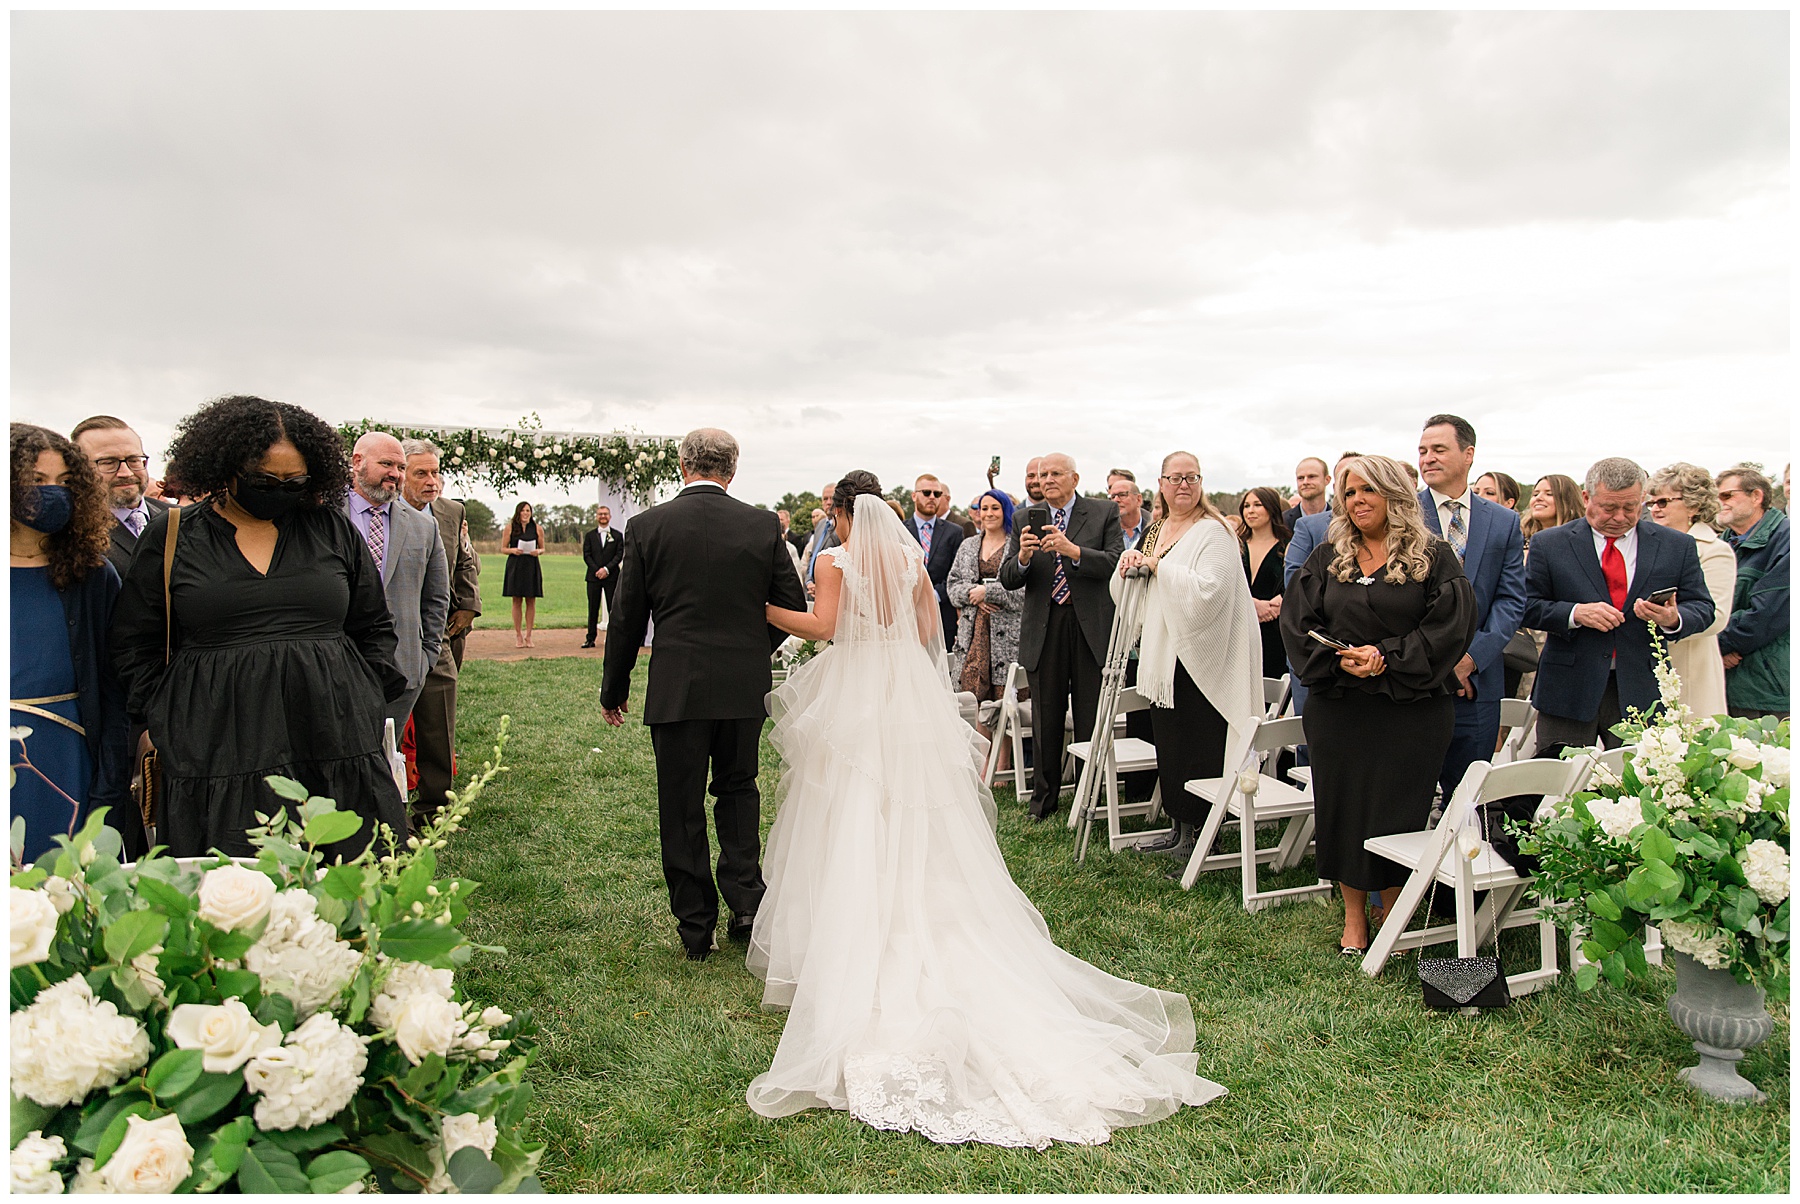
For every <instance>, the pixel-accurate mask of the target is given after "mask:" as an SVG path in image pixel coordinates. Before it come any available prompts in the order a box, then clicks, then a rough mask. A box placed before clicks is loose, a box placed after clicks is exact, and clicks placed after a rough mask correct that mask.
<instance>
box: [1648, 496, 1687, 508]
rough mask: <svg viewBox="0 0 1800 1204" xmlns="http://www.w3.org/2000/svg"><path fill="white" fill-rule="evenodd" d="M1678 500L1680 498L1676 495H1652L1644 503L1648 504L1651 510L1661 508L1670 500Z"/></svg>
mask: <svg viewBox="0 0 1800 1204" xmlns="http://www.w3.org/2000/svg"><path fill="white" fill-rule="evenodd" d="M1680 500H1681V499H1680V498H1678V497H1653V498H1651V499H1650V500H1649V501H1648V502H1647V503H1645V504H1646V505H1648V506H1649V507H1650V509H1652V510H1661V509H1662V508H1663V507H1664V506H1667V505H1669V504H1670V503H1671V502H1679V501H1680Z"/></svg>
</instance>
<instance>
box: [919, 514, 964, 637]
mask: <svg viewBox="0 0 1800 1204" xmlns="http://www.w3.org/2000/svg"><path fill="white" fill-rule="evenodd" d="M906 529H907V530H908V531H911V532H912V537H913V538H914V539H918V538H919V516H918V515H916V514H915V515H913V516H912V517H911V518H909V519H907V520H906ZM962 541H963V529H962V528H961V527H959V526H957V525H956V524H955V523H953V522H951V521H950V520H949V519H946V518H940V519H938V520H937V521H936V523H934V524H933V525H932V528H931V555H930V556H928V557H926V559H925V575H926V576H928V577H930V578H931V588H932V590H933V591H934V592H936V594H937V603H938V614H939V615H940V616H941V617H942V618H943V620H944V626H945V628H946V630H948V631H951V632H954V631H955V630H956V607H954V606H952V605H950V597H949V595H948V594H947V593H946V592H945V583H946V582H947V581H949V579H950V566H952V565H954V564H955V563H956V550H957V549H958V548H960V547H962Z"/></svg>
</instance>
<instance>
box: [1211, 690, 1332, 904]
mask: <svg viewBox="0 0 1800 1204" xmlns="http://www.w3.org/2000/svg"><path fill="white" fill-rule="evenodd" d="M1305 739H1306V733H1305V731H1304V730H1303V729H1302V727H1301V725H1300V717H1299V716H1298V715H1291V716H1289V717H1287V718H1285V719H1259V720H1257V722H1256V725H1255V726H1254V727H1253V728H1251V729H1250V730H1249V731H1248V732H1247V733H1245V734H1244V735H1240V736H1238V737H1236V738H1235V739H1234V740H1233V741H1232V742H1231V745H1230V746H1228V747H1227V749H1226V751H1225V768H1226V770H1227V772H1226V773H1225V774H1224V775H1223V776H1221V777H1216V778H1195V779H1194V780H1193V781H1191V782H1188V783H1186V785H1185V789H1186V790H1187V792H1188V793H1189V794H1192V795H1194V796H1196V797H1197V798H1202V799H1205V800H1206V801H1207V802H1209V803H1211V804H1212V810H1211V811H1210V813H1209V814H1208V815H1207V818H1206V823H1205V824H1204V825H1203V826H1202V827H1201V830H1200V835H1199V837H1198V838H1197V839H1196V841H1195V843H1194V852H1193V855H1192V856H1191V857H1189V858H1188V863H1187V868H1186V869H1185V870H1183V871H1182V875H1181V887H1182V889H1183V890H1192V889H1193V887H1194V883H1195V882H1196V881H1197V880H1198V879H1199V877H1200V875H1201V873H1202V872H1203V871H1207V870H1215V869H1225V868H1228V867H1230V866H1233V865H1235V866H1237V867H1238V875H1239V878H1240V880H1241V886H1242V889H1243V895H1244V910H1245V911H1261V910H1262V909H1263V908H1265V907H1273V906H1275V905H1276V904H1278V903H1289V902H1292V901H1294V900H1296V899H1306V898H1312V897H1315V896H1317V895H1321V894H1329V893H1330V891H1331V889H1332V887H1331V883H1329V882H1325V881H1320V882H1318V883H1316V884H1313V885H1309V886H1290V887H1287V888H1284V889H1282V890H1263V889H1261V887H1260V886H1259V885H1258V884H1257V879H1256V867H1257V866H1258V865H1260V864H1264V863H1266V864H1268V866H1269V868H1270V869H1273V870H1278V871H1279V870H1285V869H1291V868H1293V867H1294V866H1296V865H1298V864H1299V863H1300V859H1301V858H1302V857H1304V856H1306V853H1307V851H1308V850H1309V849H1310V848H1311V847H1312V833H1313V798H1312V791H1311V790H1310V789H1301V788H1298V787H1295V786H1291V785H1289V784H1288V783H1286V782H1284V781H1282V780H1281V779H1280V778H1278V777H1276V776H1275V762H1276V759H1277V758H1278V757H1279V756H1280V755H1281V751H1282V750H1283V749H1287V748H1292V747H1294V746H1295V745H1297V744H1300V743H1301V742H1303V741H1304V740H1305ZM1270 821H1276V822H1280V823H1281V824H1282V830H1281V838H1280V840H1279V841H1278V842H1277V843H1276V844H1275V845H1274V846H1272V847H1270V848H1266V849H1265V848H1258V847H1257V843H1256V831H1257V825H1258V824H1261V823H1268V822H1270ZM1227 822H1236V823H1237V825H1238V851H1237V852H1235V853H1214V852H1213V851H1212V850H1213V846H1214V845H1215V844H1216V843H1217V842H1218V839H1219V832H1220V830H1221V829H1222V828H1223V827H1224V826H1225V824H1226V823H1227Z"/></svg>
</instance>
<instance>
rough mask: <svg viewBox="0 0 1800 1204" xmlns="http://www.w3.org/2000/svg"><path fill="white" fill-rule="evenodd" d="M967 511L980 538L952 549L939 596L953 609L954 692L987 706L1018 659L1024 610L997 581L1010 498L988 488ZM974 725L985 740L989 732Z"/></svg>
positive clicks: (1008, 530) (1019, 598)
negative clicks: (946, 598) (966, 693)
mask: <svg viewBox="0 0 1800 1204" xmlns="http://www.w3.org/2000/svg"><path fill="white" fill-rule="evenodd" d="M969 509H970V513H972V514H973V515H974V517H975V524H976V528H975V529H976V531H977V533H978V536H979V537H978V538H970V539H965V540H963V542H962V546H961V547H959V548H957V550H956V560H955V562H954V563H953V564H952V565H951V566H950V576H949V577H948V578H947V579H946V580H945V582H944V592H945V593H946V594H947V595H949V598H950V605H952V606H954V607H956V655H955V657H954V660H955V663H956V664H957V665H958V666H959V670H958V673H959V678H958V681H957V686H956V688H957V689H959V690H967V691H969V692H970V693H971V694H973V695H975V698H976V700H977V701H980V702H988V701H991V700H992V699H995V698H998V697H999V696H1000V691H1001V690H1002V689H1004V688H1005V686H1006V667H1007V666H1008V665H1010V664H1011V663H1012V662H1013V661H1016V660H1018V659H1019V617H1020V615H1021V613H1022V612H1023V611H1024V608H1025V591H1024V590H1022V589H1003V588H1002V587H1001V585H1000V582H999V579H998V577H999V573H1000V558H1001V557H1002V556H1004V555H1006V541H1007V540H1008V539H1009V538H1010V537H1011V535H1012V527H1013V504H1012V499H1011V498H1009V497H1007V496H1006V494H1004V493H1002V492H1001V491H1000V490H998V489H990V490H988V491H987V492H986V493H984V494H982V495H981V496H980V497H979V498H977V499H976V500H975V504H974V505H973V506H971V507H970V508H969ZM976 726H977V728H979V729H980V731H981V734H982V735H984V736H991V735H992V734H993V733H991V732H990V731H988V729H987V728H986V727H983V726H982V725H980V724H977V725H976ZM1000 757H1001V765H1002V767H1003V768H1004V767H1006V766H1007V765H1008V764H1009V757H1010V753H1009V752H1008V751H1007V750H1006V749H1002V750H1001V751H1000Z"/></svg>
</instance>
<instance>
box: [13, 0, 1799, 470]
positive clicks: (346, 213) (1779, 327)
mask: <svg viewBox="0 0 1800 1204" xmlns="http://www.w3.org/2000/svg"><path fill="white" fill-rule="evenodd" d="M12 22H13V24H12V56H13V61H12V122H13V124H12V133H13V142H12V218H13V231H12V233H13V240H12V266H13V280H12V285H13V288H12V318H13V329H12V384H13V415H14V417H15V418H21V419H28V420H38V421H42V422H45V423H48V424H50V425H53V426H57V427H60V428H62V429H64V430H66V429H68V427H69V426H70V425H72V424H73V423H74V422H75V421H77V420H78V419H80V418H82V417H84V416H86V415H87V414H89V413H93V412H96V411H106V412H112V413H117V414H119V415H121V416H123V417H126V418H128V419H130V420H132V421H134V422H136V423H137V424H139V425H140V427H141V429H142V431H143V433H144V434H145V437H146V443H147V444H148V445H149V446H150V449H151V451H152V453H153V455H159V454H160V452H161V450H162V447H163V446H164V444H165V443H166V442H167V439H168V436H169V434H170V432H171V430H172V428H173V425H174V423H175V421H176V420H177V419H178V418H179V417H180V416H181V415H182V414H184V413H186V412H188V411H190V410H192V409H193V408H194V407H195V406H196V405H197V404H199V403H200V402H201V401H203V400H205V399H206V398H208V397H210V396H215V395H218V394H221V393H227V392H254V393H259V394H262V395H264V396H267V397H272V398H277V399H281V400H285V401H292V402H296V403H299V404H301V405H305V406H308V407H310V408H312V409H314V410H316V411H317V412H319V413H321V414H323V415H325V416H326V417H328V418H331V419H334V420H336V419H344V418H352V417H361V416H365V415H367V416H373V417H380V418H386V419H391V420H394V421H397V422H409V421H410V422H446V423H449V422H455V423H463V424H469V425H490V424H491V425H508V424H511V423H512V422H514V421H516V420H517V419H518V417H519V416H520V415H522V414H524V413H526V412H528V411H534V410H535V411H536V412H537V413H539V414H540V415H541V416H542V417H543V420H544V422H545V424H546V425H547V426H549V427H552V428H558V429H576V430H588V431H602V430H612V429H619V428H636V429H638V430H642V431H645V432H650V433H659V434H680V433H681V432H683V431H685V430H687V429H689V428H691V427H694V426H698V425H703V424H705V425H715V424H716V425H721V426H724V427H726V428H727V429H729V430H731V431H732V432H734V433H735V434H736V435H737V436H738V437H739V439H740V440H741V441H742V443H743V447H744V455H743V463H742V468H741V472H740V477H739V487H738V488H736V489H735V490H734V492H736V493H738V494H739V495H740V496H743V497H746V498H747V499H749V500H753V501H757V500H772V499H773V498H775V497H777V496H778V495H780V494H781V493H782V492H784V491H786V490H787V489H790V488H798V487H813V488H816V487H817V486H818V485H819V484H821V483H822V482H824V481H825V480H827V479H835V478H836V477H837V476H838V475H839V474H840V473H841V472H842V471H843V470H845V469H848V468H851V467H866V468H871V469H873V470H874V471H876V472H877V473H878V474H880V476H881V477H882V479H883V481H884V482H885V483H888V484H893V483H897V482H899V481H902V480H908V481H909V480H910V478H911V477H912V475H913V474H914V473H916V472H917V471H919V470H921V469H933V470H935V471H936V472H938V473H939V474H940V475H942V476H944V477H945V478H946V479H947V480H949V481H950V483H951V485H952V487H953V492H954V493H955V494H956V495H957V497H958V498H959V499H964V498H966V497H969V496H972V495H973V494H974V493H975V492H976V491H978V489H979V488H980V487H981V486H982V469H983V468H984V467H985V466H986V463H987V459H988V457H989V456H990V455H993V454H999V455H1001V456H1003V457H1004V460H1005V468H1004V472H1003V476H1002V483H1003V484H1007V485H1009V486H1010V487H1011V488H1012V489H1013V490H1014V491H1015V492H1016V491H1019V489H1020V472H1021V469H1022V467H1023V462H1024V459H1025V458H1026V457H1027V456H1028V455H1030V454H1033V453H1036V452H1039V451H1045V450H1051V449H1063V450H1067V451H1070V452H1072V453H1073V454H1074V455H1075V456H1076V458H1077V460H1078V461H1079V463H1080V465H1081V467H1082V468H1083V470H1084V477H1085V479H1084V482H1083V484H1084V485H1085V486H1087V487H1089V488H1095V489H1097V488H1099V487H1101V484H1102V482H1101V481H1100V480H1099V478H1100V476H1101V475H1102V473H1103V471H1104V469H1105V468H1106V467H1108V466H1110V465H1113V464H1125V465H1130V466H1133V467H1135V468H1136V469H1137V470H1138V471H1139V473H1140V476H1143V475H1147V474H1150V473H1153V472H1154V469H1155V467H1156V464H1157V461H1158V459H1159V458H1160V456H1161V455H1162V453H1164V452H1166V451H1168V450H1171V449H1174V448H1177V447H1181V448H1187V449H1190V450H1192V451H1195V452H1197V453H1198V454H1199V456H1200V459H1201V462H1202V464H1203V466H1204V468H1205V472H1206V475H1207V482H1208V485H1209V486H1210V487H1212V488H1233V489H1235V488H1240V487H1243V486H1246V485H1249V484H1254V483H1262V482H1284V481H1286V482H1291V476H1290V474H1291V470H1292V466H1293V463H1294V461H1295V460H1296V459H1298V458H1299V457H1300V456H1302V455H1305V454H1309V453H1315V452H1316V453H1320V454H1324V455H1327V456H1330V455H1334V454H1335V453H1336V452H1337V451H1339V450H1342V449H1344V448H1346V447H1355V448H1357V449H1359V450H1364V451H1385V452H1390V453H1394V454H1408V453H1410V451H1411V449H1412V448H1413V447H1414V444H1415V438H1416V434H1417V431H1418V427H1419V420H1420V419H1421V418H1422V417H1423V416H1425V415H1427V414H1429V413H1431V412H1434V411H1437V410H1452V411H1456V412H1459V413H1461V414H1463V415H1465V416H1466V417H1468V418H1470V419H1471V420H1472V421H1473V422H1474V423H1475V424H1476V427H1477V429H1478V430H1479V432H1480V436H1481V443H1480V455H1479V464H1480V466H1483V467H1496V468H1501V469H1504V470H1507V471H1509V472H1512V473H1513V474H1514V475H1516V476H1519V477H1522V478H1524V479H1526V480H1527V481H1529V480H1531V479H1535V477H1537V476H1538V475H1541V474H1542V473H1545V472H1550V471H1565V472H1570V473H1572V474H1574V475H1579V474H1580V472H1581V470H1582V469H1583V468H1585V466H1586V465H1587V464H1588V463H1589V462H1591V461H1592V460H1594V459H1596V458H1598V457H1600V456H1602V455H1608V454H1627V455H1631V456H1634V457H1636V458H1638V459H1639V460H1641V461H1642V462H1643V463H1645V464H1646V466H1648V467H1655V466H1658V465H1661V464H1663V463H1666V462H1668V461H1671V460H1675V459H1678V458H1686V459H1690V460H1693V461H1696V462H1698V463H1701V464H1704V465H1707V466H1708V467H1713V468H1715V469H1716V468H1717V467H1720V466H1723V465H1724V464H1725V463H1727V462H1728V461H1731V460H1734V459H1738V458H1741V457H1750V458H1755V459H1761V460H1764V461H1766V462H1768V463H1769V464H1770V466H1771V467H1772V468H1773V469H1774V470H1776V471H1779V469H1780V466H1781V464H1782V463H1783V462H1784V461H1785V460H1786V459H1787V456H1788V438H1789V431H1788V409H1789V406H1790V399H1791V396H1792V381H1791V376H1790V371H1789V365H1788V360H1789V347H1788V343H1789V271H1790V259H1791V251H1790V240H1789V222H1790V218H1789V213H1788V203H1789V202H1788V187H1787V174H1788V138H1789V131H1788V112H1789V105H1788V47H1789V37H1788V17H1787V15H1786V14H1784V13H1751V14H1679V13H1651V14H1634V13H1607V14H1595V15H1575V14H1566V15H1564V14H1547V15H1546V14H1508V13H1482V14H1469V15H1442V14H1431V13H1398V14H1379V15H1357V14H1334V13H1310V14H1296V15H1262V14H1245V15H1229V14H1122V13H1121V14H1081V13H1049V14H1044V13H1031V14H1023V13H1021V14H925V13H919V14H900V15H890V14H850V15H834V14H810V13H803V14H780V15H762V14H735V13H705V14H654V13H651V14H645V13H549V14H542V13H531V14H479V13H416V14H415V13H392V14H336V13H262V14H227V13H188V14H143V13H124V14H116V13H92V14H74V13H15V14H14V15H13V17H12ZM155 467H157V468H160V462H159V463H158V464H157V465H156V466H155ZM476 492H477V493H478V494H481V493H482V491H479V490H478V491H476ZM537 492H538V493H540V494H541V493H543V491H537ZM486 496H489V497H490V498H491V496H492V495H491V494H488V495H486Z"/></svg>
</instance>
